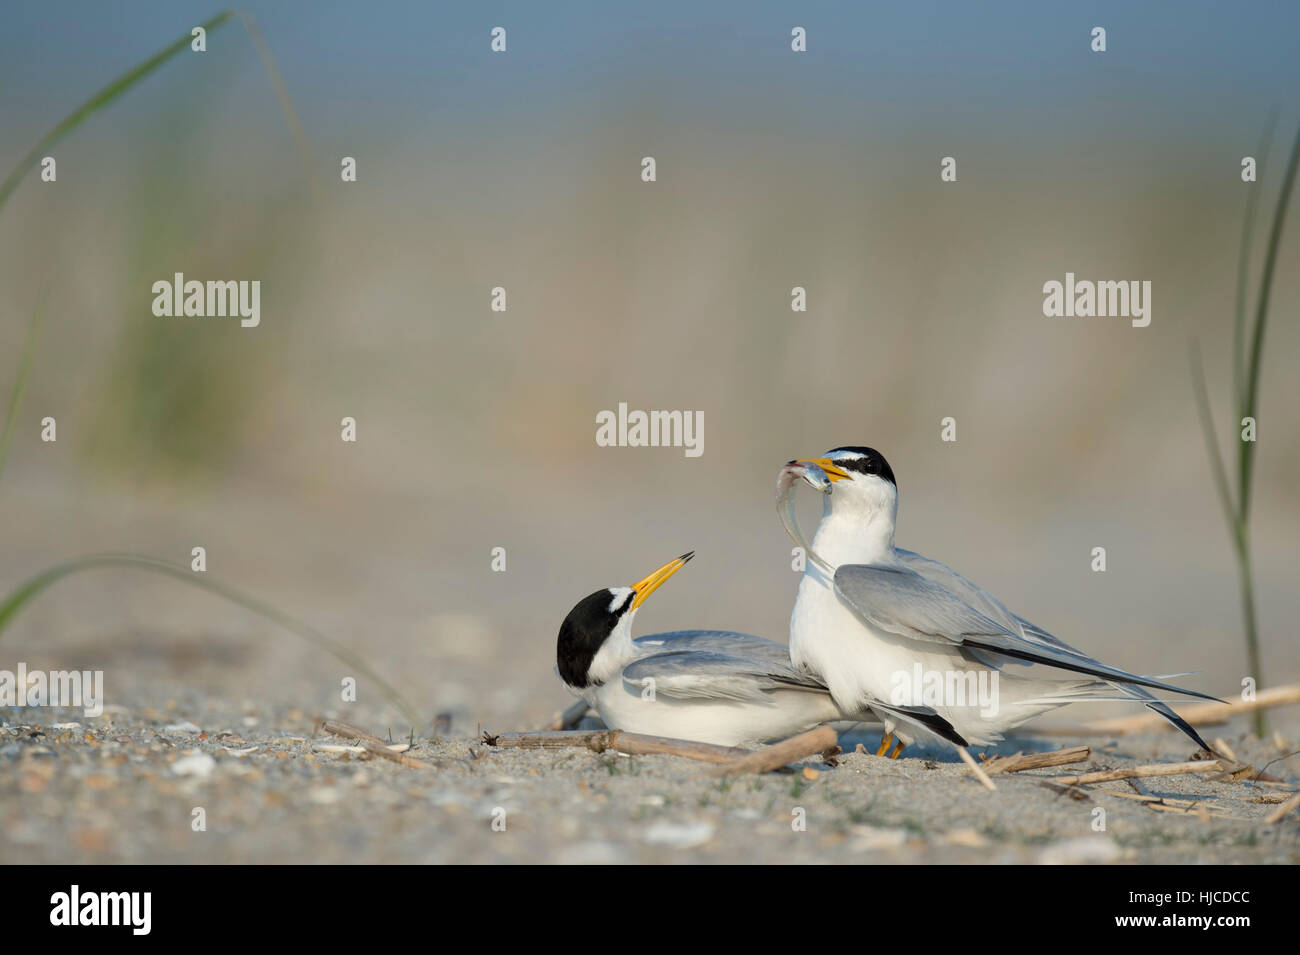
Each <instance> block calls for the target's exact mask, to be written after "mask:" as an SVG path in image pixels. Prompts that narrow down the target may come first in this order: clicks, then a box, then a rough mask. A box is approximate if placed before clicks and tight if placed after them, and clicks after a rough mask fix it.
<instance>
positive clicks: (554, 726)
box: [540, 700, 591, 733]
mask: <svg viewBox="0 0 1300 955" xmlns="http://www.w3.org/2000/svg"><path fill="white" fill-rule="evenodd" d="M590 709H591V707H590V706H588V705H587V701H586V700H578V702H576V703H574V704H573V705H572V706H568V707H565V708H564V709H563V710H561V711H560V712H558V713H556V714H554V715H553V716H552V717H551V721H550V722H549V723H547V724H546V725H545V726H543V727H542V728H541V730H540V732H543V733H554V732H559V731H560V730H571V729H573V728H574V727H575V726H577V725H578V724H579V723H581V722H582V718H583V717H584V716H586V715H587V711H588V710H590Z"/></svg>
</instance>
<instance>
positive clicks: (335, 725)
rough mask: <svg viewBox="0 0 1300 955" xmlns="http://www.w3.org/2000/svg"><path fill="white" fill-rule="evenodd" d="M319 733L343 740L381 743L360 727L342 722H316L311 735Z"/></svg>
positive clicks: (376, 737)
mask: <svg viewBox="0 0 1300 955" xmlns="http://www.w3.org/2000/svg"><path fill="white" fill-rule="evenodd" d="M321 732H325V733H329V734H330V735H331V736H342V737H343V738H344V739H369V740H374V741H375V742H376V743H382V742H383V740H382V739H380V738H379V737H378V736H375V735H373V734H371V733H369V732H367V731H366V730H363V729H362V728H361V727H360V726H354V725H352V724H351V723H344V722H343V721H342V720H325V719H321V720H317V721H316V726H315V728H314V729H313V730H312V734H311V735H312V736H315V735H316V734H317V733H321Z"/></svg>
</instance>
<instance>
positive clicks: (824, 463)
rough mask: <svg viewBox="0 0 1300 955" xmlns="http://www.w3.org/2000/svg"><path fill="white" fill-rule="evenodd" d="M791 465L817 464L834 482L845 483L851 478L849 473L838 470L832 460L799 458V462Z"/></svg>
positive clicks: (792, 462)
mask: <svg viewBox="0 0 1300 955" xmlns="http://www.w3.org/2000/svg"><path fill="white" fill-rule="evenodd" d="M790 464H815V465H817V466H818V467H819V468H821V469H822V470H823V471H825V472H826V476H827V477H828V478H830V479H831V480H832V481H843V480H844V479H845V478H847V477H848V476H849V473H848V472H847V471H842V470H840V469H839V468H837V467H836V466H835V462H834V461H832V460H831V459H830V458H799V459H798V460H797V461H791V462H790ZM788 466H789V465H787V467H788Z"/></svg>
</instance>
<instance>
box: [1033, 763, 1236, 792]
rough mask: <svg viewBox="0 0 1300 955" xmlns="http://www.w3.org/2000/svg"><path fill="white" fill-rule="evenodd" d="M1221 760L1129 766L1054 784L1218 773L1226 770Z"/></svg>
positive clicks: (1058, 779)
mask: <svg viewBox="0 0 1300 955" xmlns="http://www.w3.org/2000/svg"><path fill="white" fill-rule="evenodd" d="M1226 768H1227V767H1225V766H1224V765H1223V762H1222V761H1221V760H1217V759H1199V760H1194V761H1192V762H1190V763H1150V764H1148V765H1146V766H1128V767H1126V768H1123V769H1103V770H1099V771H1097V772H1095V773H1083V774H1082V775H1079V776H1053V777H1052V782H1055V783H1060V784H1061V785H1063V786H1086V785H1088V784H1089V783H1109V782H1113V781H1115V780H1117V779H1145V778H1146V777H1148V776H1182V775H1185V774H1187V773H1217V772H1222V771H1223V770H1224V769H1226Z"/></svg>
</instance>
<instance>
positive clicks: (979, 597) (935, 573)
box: [897, 549, 1086, 663]
mask: <svg viewBox="0 0 1300 955" xmlns="http://www.w3.org/2000/svg"><path fill="white" fill-rule="evenodd" d="M897 553H898V557H899V559H900V560H901V561H902V562H903V566H904V567H907V568H908V569H909V570H914V571H916V573H918V574H920V575H921V576H922V577H924V578H926V579H927V580H929V581H931V582H933V583H936V584H938V585H939V586H940V587H943V588H944V589H945V590H948V591H949V592H951V593H952V594H953V595H954V596H956V597H957V598H959V599H960V600H962V601H963V602H964V603H966V604H967V605H969V606H970V607H972V608H973V609H975V610H976V611H978V612H979V613H982V614H983V615H984V616H986V617H988V618H989V619H990V620H992V621H993V622H994V623H998V624H1001V626H1002V627H1003V628H1004V629H1006V630H1008V631H1010V632H1011V633H1019V634H1020V635H1021V636H1022V637H1024V638H1025V639H1026V640H1028V641H1029V642H1031V643H1045V644H1047V645H1049V646H1054V647H1056V648H1057V649H1060V650H1067V651H1069V652H1070V653H1074V654H1078V655H1079V656H1086V654H1084V653H1083V652H1082V651H1080V650H1077V649H1075V648H1074V647H1072V646H1070V645H1069V644H1068V643H1066V642H1065V641H1063V640H1058V639H1057V638H1056V637H1054V636H1052V635H1051V634H1050V633H1048V632H1047V631H1046V630H1044V629H1043V628H1042V627H1039V626H1036V625H1035V624H1032V623H1030V622H1029V621H1028V620H1026V619H1025V618H1024V617H1022V616H1020V615H1019V614H1015V613H1012V612H1011V611H1010V610H1008V609H1007V607H1006V605H1005V604H1003V603H1002V601H1000V600H998V598H997V597H994V596H993V595H992V594H991V593H989V592H988V591H987V590H985V589H983V588H982V587H980V586H978V585H976V584H975V583H973V582H971V581H969V580H967V579H966V578H965V577H963V576H962V575H961V574H959V573H957V571H955V570H953V569H952V568H951V567H949V566H948V565H947V564H941V563H939V562H938V561H937V560H932V559H931V558H929V557H925V556H923V555H921V554H918V553H915V552H914V551H910V550H901V549H900V550H898V551H897ZM1021 662H1026V663H1027V662H1028V661H1021Z"/></svg>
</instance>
